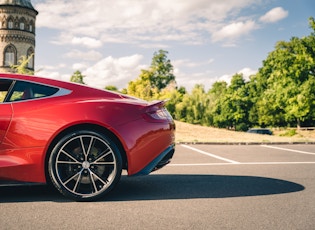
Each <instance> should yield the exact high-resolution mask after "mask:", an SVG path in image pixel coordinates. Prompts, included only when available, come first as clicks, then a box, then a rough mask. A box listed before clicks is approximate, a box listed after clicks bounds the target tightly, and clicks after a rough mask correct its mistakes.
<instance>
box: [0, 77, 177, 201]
mask: <svg viewBox="0 0 315 230" xmlns="http://www.w3.org/2000/svg"><path fill="white" fill-rule="evenodd" d="M164 104H165V102H164V101H155V102H147V101H143V100H140V99H136V98H133V97H129V96H126V95H123V94H118V93H114V92H110V91H105V90H99V89H95V88H90V87H87V86H85V85H80V84H74V83H70V82H62V81H57V80H52V79H46V78H40V77H34V76H24V75H15V74H0V180H1V182H0V183H1V184H4V183H9V182H10V183H11V184H12V183H14V182H17V183H21V182H35V183H50V182H51V183H52V184H53V185H54V186H55V187H56V188H57V189H58V190H59V191H60V192H61V193H62V194H63V195H65V196H67V197H68V198H71V199H74V200H78V201H85V200H95V199H98V198H100V197H101V196H103V195H105V194H106V193H108V192H109V191H110V190H112V188H113V187H114V186H115V185H116V184H117V182H118V181H119V179H120V176H121V173H122V169H126V170H127V172H128V175H129V176H131V175H146V174H149V173H150V172H152V171H153V170H156V169H159V168H161V167H163V166H164V165H166V164H167V163H168V162H169V161H170V159H171V158H172V156H173V154H174V146H175V145H174V132H175V125H174V122H173V119H172V117H171V116H170V114H169V113H168V111H167V110H166V108H165V107H164Z"/></svg>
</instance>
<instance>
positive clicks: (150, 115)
mask: <svg viewBox="0 0 315 230" xmlns="http://www.w3.org/2000/svg"><path fill="white" fill-rule="evenodd" d="M144 118H145V119H146V120H148V121H150V122H163V121H171V120H173V118H172V116H171V114H170V113H169V112H168V111H167V109H166V108H164V107H161V108H157V109H154V110H152V109H150V110H149V111H147V112H146V113H145V114H144Z"/></svg>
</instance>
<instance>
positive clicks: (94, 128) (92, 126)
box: [44, 123, 128, 183]
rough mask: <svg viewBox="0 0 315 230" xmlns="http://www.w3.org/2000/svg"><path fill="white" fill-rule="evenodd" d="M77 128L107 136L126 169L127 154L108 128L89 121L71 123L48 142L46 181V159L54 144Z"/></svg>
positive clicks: (47, 180) (47, 179)
mask: <svg viewBox="0 0 315 230" xmlns="http://www.w3.org/2000/svg"><path fill="white" fill-rule="evenodd" d="M79 130H91V131H95V132H98V133H102V134H103V135H107V136H109V138H111V139H112V140H113V141H114V142H115V144H116V145H117V147H118V149H119V151H120V153H121V158H122V164H123V165H122V167H123V169H127V167H128V160H127V155H126V151H125V149H124V147H123V144H122V143H121V141H120V139H119V138H118V137H117V136H116V135H115V134H114V133H113V132H112V131H110V130H109V129H107V128H105V127H103V126H100V125H97V124H91V123H84V124H77V125H73V126H70V127H68V128H66V129H64V130H62V131H61V132H60V133H58V135H57V136H55V138H54V139H53V140H52V141H51V142H50V144H49V146H48V148H47V151H46V156H45V162H44V163H45V164H44V166H45V177H46V182H47V183H50V182H49V181H50V179H49V175H48V160H49V157H50V154H51V151H52V150H53V148H54V146H55V145H56V144H57V143H58V141H59V140H60V139H61V138H62V137H63V136H65V135H67V134H69V133H71V132H75V131H79Z"/></svg>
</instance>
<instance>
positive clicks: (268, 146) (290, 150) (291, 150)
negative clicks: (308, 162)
mask: <svg viewBox="0 0 315 230" xmlns="http://www.w3.org/2000/svg"><path fill="white" fill-rule="evenodd" d="M261 147H265V148H270V149H279V150H284V151H289V152H295V153H303V154H309V155H315V153H312V152H306V151H300V150H294V149H287V148H280V147H276V146H270V145H261Z"/></svg>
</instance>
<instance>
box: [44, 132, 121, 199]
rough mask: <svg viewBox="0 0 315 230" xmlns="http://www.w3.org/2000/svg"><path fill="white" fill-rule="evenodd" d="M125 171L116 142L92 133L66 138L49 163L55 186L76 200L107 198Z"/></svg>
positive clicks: (60, 142) (58, 146) (62, 140)
mask: <svg viewBox="0 0 315 230" xmlns="http://www.w3.org/2000/svg"><path fill="white" fill-rule="evenodd" d="M121 172H122V158H121V154H120V152H119V149H118V148H117V146H116V144H115V142H113V141H112V140H111V139H110V138H108V137H107V136H105V135H104V134H100V133H96V132H94V131H90V130H80V131H75V132H72V133H69V134H67V135H65V136H64V137H62V138H61V139H60V140H59V141H58V143H57V144H56V146H55V147H54V148H53V150H52V152H51V154H50V157H49V161H48V173H49V177H50V179H51V182H52V183H53V185H54V186H55V187H56V188H57V189H58V190H59V191H60V192H61V193H62V194H63V195H64V196H66V197H68V198H70V199H73V200H76V201H92V200H97V199H99V198H100V197H102V196H104V195H105V194H107V193H108V192H109V191H111V190H112V189H113V188H114V186H115V185H116V184H117V183H118V181H119V180H120V177H121Z"/></svg>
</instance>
